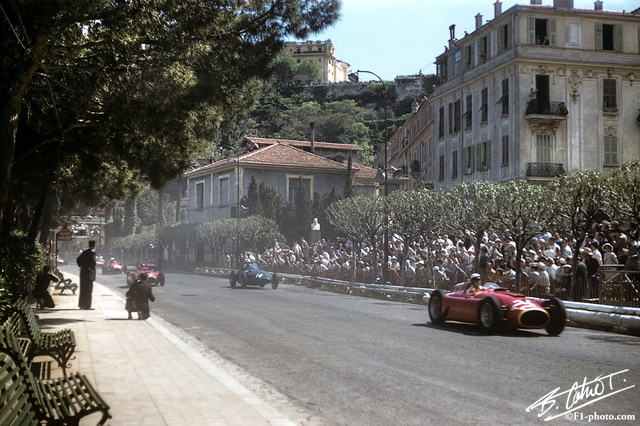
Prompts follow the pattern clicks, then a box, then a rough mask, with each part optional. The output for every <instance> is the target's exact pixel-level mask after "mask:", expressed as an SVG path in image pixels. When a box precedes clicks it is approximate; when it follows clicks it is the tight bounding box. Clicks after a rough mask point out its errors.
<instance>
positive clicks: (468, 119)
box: [464, 95, 473, 129]
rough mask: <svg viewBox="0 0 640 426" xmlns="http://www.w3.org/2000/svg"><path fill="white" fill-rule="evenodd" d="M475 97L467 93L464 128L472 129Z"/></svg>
mask: <svg viewBox="0 0 640 426" xmlns="http://www.w3.org/2000/svg"><path fill="white" fill-rule="evenodd" d="M472 108H473V98H472V96H471V95H467V110H466V111H465V113H464V128H465V129H471V125H472V124H473V122H472V117H473V109H472Z"/></svg>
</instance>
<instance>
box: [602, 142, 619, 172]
mask: <svg viewBox="0 0 640 426" xmlns="http://www.w3.org/2000/svg"><path fill="white" fill-rule="evenodd" d="M603 164H604V165H605V166H617V165H618V164H619V163H618V138H617V137H615V136H605V137H604V158H603Z"/></svg>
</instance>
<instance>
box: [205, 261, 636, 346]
mask: <svg viewBox="0 0 640 426" xmlns="http://www.w3.org/2000/svg"><path fill="white" fill-rule="evenodd" d="M231 271H232V270H231V269H224V268H209V267H204V268H196V271H195V272H196V274H198V275H209V276H216V277H224V278H227V277H229V274H230V273H231ZM278 276H279V277H280V283H286V284H293V285H303V286H307V287H311V288H318V289H321V290H327V291H334V292H339V293H344V294H353V295H357V296H364V297H375V298H379V299H386V300H393V301H397V302H404V303H413V304H417V305H424V306H426V305H428V304H429V298H430V297H431V293H432V292H433V291H434V290H435V289H432V288H423V287H400V286H394V285H388V284H365V283H358V282H353V283H352V282H348V281H340V280H334V279H329V278H321V277H313V276H307V275H293V274H285V273H278ZM563 302H564V305H565V307H566V308H567V319H568V324H567V325H569V326H572V327H580V328H590V329H597V330H603V331H611V332H615V333H621V334H631V335H636V336H640V308H630V307H624V306H609V305H600V304H596V303H581V302H571V301H563Z"/></svg>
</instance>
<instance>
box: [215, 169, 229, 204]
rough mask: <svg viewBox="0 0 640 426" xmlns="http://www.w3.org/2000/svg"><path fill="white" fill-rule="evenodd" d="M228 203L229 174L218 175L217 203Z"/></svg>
mask: <svg viewBox="0 0 640 426" xmlns="http://www.w3.org/2000/svg"><path fill="white" fill-rule="evenodd" d="M228 204H229V175H224V176H220V177H218V205H219V206H226V205H228Z"/></svg>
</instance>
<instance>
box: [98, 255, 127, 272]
mask: <svg viewBox="0 0 640 426" xmlns="http://www.w3.org/2000/svg"><path fill="white" fill-rule="evenodd" d="M123 272H124V267H123V266H122V265H121V264H120V262H118V261H117V260H115V259H114V258H113V257H112V258H111V260H109V262H108V263H105V264H104V265H102V275H108V274H122V273H123Z"/></svg>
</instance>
